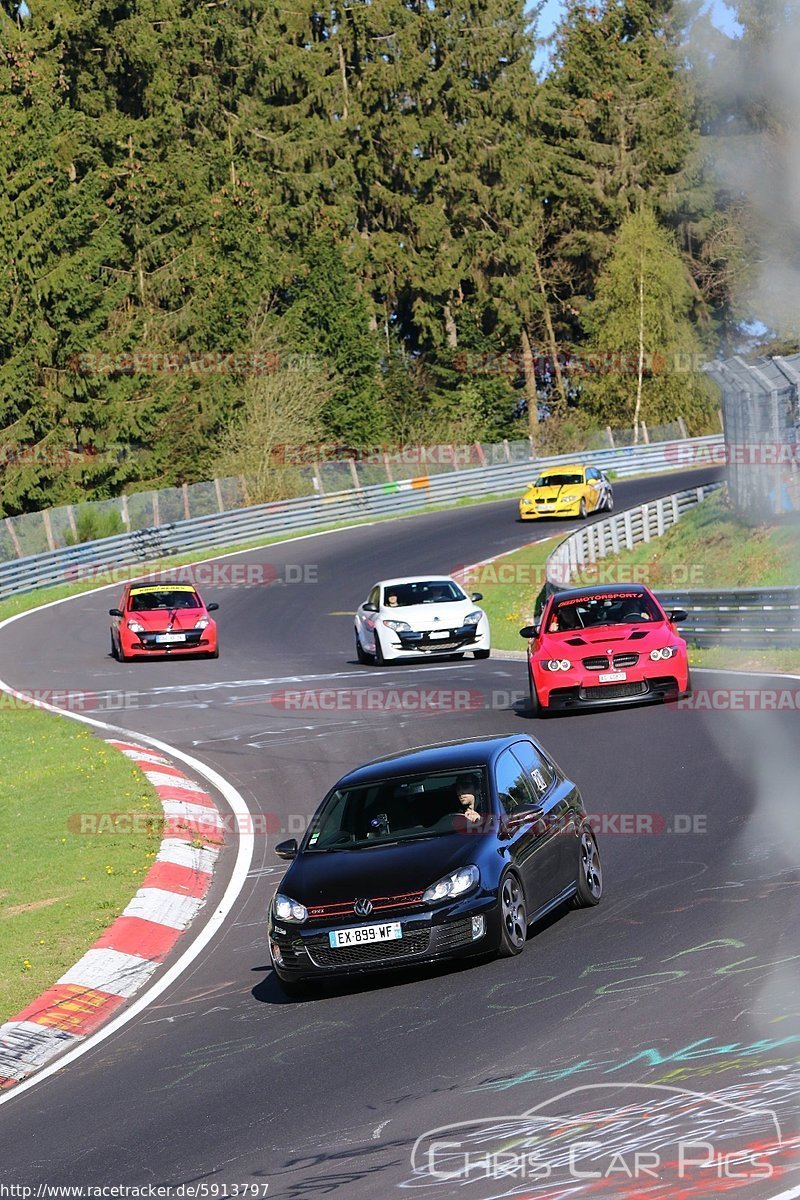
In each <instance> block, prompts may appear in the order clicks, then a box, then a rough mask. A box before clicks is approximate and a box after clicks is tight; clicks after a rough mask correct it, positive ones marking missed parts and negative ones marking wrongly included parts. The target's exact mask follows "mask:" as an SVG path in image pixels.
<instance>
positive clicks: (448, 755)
mask: <svg viewBox="0 0 800 1200" xmlns="http://www.w3.org/2000/svg"><path fill="white" fill-rule="evenodd" d="M525 740H528V735H527V734H520V733H514V734H498V735H497V736H495V737H474V738H466V739H462V740H461V741H458V742H438V743H436V744H435V745H432V746H417V747H415V748H414V749H411V750H404V751H401V752H400V753H398V754H387V755H385V756H384V757H383V758H376V759H373V760H372V762H368V763H365V764H364V765H363V766H362V767H356V768H355V770H353V771H350V772H348V774H347V775H344V776H343V777H342V779H340V780H339V784H338V786H343V785H345V784H346V785H347V786H348V787H352V786H354V785H356V784H366V783H375V782H377V781H378V780H381V779H391V778H394V777H396V776H397V775H412V774H416V773H418V772H421V771H432V770H435V771H439V770H441V771H452V770H457V769H460V768H467V767H484V766H490V765H491V764H492V763H493V762H494V760H495V759H496V758H497V756H498V754H499V753H500V752H501V751H502V750H505V749H506V747H507V746H513V745H514V743H515V742H520V741H525Z"/></svg>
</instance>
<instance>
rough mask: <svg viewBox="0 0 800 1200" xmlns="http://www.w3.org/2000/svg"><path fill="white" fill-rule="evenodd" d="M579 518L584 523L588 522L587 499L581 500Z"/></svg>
mask: <svg viewBox="0 0 800 1200" xmlns="http://www.w3.org/2000/svg"><path fill="white" fill-rule="evenodd" d="M578 516H579V517H580V519H581V520H582V521H585V520H586V500H585V499H581V502H580V505H579V506H578Z"/></svg>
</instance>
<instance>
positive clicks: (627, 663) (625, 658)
mask: <svg viewBox="0 0 800 1200" xmlns="http://www.w3.org/2000/svg"><path fill="white" fill-rule="evenodd" d="M638 661H639V655H638V654H615V655H614V666H615V667H635V666H636V664H637V663H638Z"/></svg>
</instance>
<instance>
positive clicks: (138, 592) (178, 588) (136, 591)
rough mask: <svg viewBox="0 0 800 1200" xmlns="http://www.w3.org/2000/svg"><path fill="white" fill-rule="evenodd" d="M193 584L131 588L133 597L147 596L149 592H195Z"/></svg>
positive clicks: (156, 584) (153, 584) (164, 584)
mask: <svg viewBox="0 0 800 1200" xmlns="http://www.w3.org/2000/svg"><path fill="white" fill-rule="evenodd" d="M193 591H194V584H193V583H151V584H149V585H148V586H147V587H135V588H131V595H132V596H142V595H146V594H147V593H148V592H193Z"/></svg>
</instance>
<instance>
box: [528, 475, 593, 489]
mask: <svg viewBox="0 0 800 1200" xmlns="http://www.w3.org/2000/svg"><path fill="white" fill-rule="evenodd" d="M576 483H583V476H582V475H540V476H539V478H538V479H537V480H536V483H535V484H534V485H533V486H534V487H566V486H567V484H572V485H574V484H576Z"/></svg>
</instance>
